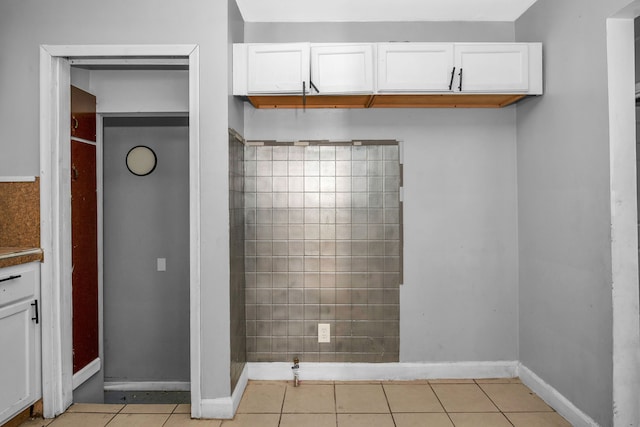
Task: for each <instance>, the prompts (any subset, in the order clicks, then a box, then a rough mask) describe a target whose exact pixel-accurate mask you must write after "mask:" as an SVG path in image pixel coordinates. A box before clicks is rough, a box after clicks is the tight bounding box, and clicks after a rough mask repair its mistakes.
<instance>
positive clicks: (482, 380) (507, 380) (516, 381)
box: [475, 377, 522, 384]
mask: <svg viewBox="0 0 640 427" xmlns="http://www.w3.org/2000/svg"><path fill="white" fill-rule="evenodd" d="M475 381H476V383H478V384H522V381H520V378H518V377H514V378H478V379H476V380H475Z"/></svg>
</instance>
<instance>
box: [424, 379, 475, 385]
mask: <svg viewBox="0 0 640 427" xmlns="http://www.w3.org/2000/svg"><path fill="white" fill-rule="evenodd" d="M429 383H430V384H475V381H473V380H470V379H466V378H458V379H456V378H437V379H435V380H429Z"/></svg>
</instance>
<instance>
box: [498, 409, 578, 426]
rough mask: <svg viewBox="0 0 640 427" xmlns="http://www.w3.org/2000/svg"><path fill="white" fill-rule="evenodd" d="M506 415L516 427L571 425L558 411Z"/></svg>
mask: <svg viewBox="0 0 640 427" xmlns="http://www.w3.org/2000/svg"><path fill="white" fill-rule="evenodd" d="M505 415H506V416H507V418H509V420H510V421H511V423H512V424H513V425H514V426H515V427H571V424H570V423H569V422H568V421H567V420H565V419H564V418H562V417H561V416H560V415H558V413H556V412H535V413H526V412H520V413H517V414H505Z"/></svg>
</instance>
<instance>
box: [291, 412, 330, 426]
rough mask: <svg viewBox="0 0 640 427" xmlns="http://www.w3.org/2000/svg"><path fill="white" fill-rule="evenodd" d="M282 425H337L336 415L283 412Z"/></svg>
mask: <svg viewBox="0 0 640 427" xmlns="http://www.w3.org/2000/svg"><path fill="white" fill-rule="evenodd" d="M280 427H336V415H335V414H282V419H281V420H280Z"/></svg>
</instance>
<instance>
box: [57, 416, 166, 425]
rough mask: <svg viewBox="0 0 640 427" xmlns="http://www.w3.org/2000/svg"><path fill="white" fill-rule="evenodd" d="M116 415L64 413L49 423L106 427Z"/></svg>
mask: <svg viewBox="0 0 640 427" xmlns="http://www.w3.org/2000/svg"><path fill="white" fill-rule="evenodd" d="M114 416H115V415H113V414H62V415H60V416H59V417H58V418H56V419H55V420H54V421H53V422H52V423H51V424H49V425H50V426H51V427H104V426H106V425H107V423H108V422H109V421H111V419H112V418H113V417H114ZM161 425H162V424H161Z"/></svg>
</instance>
